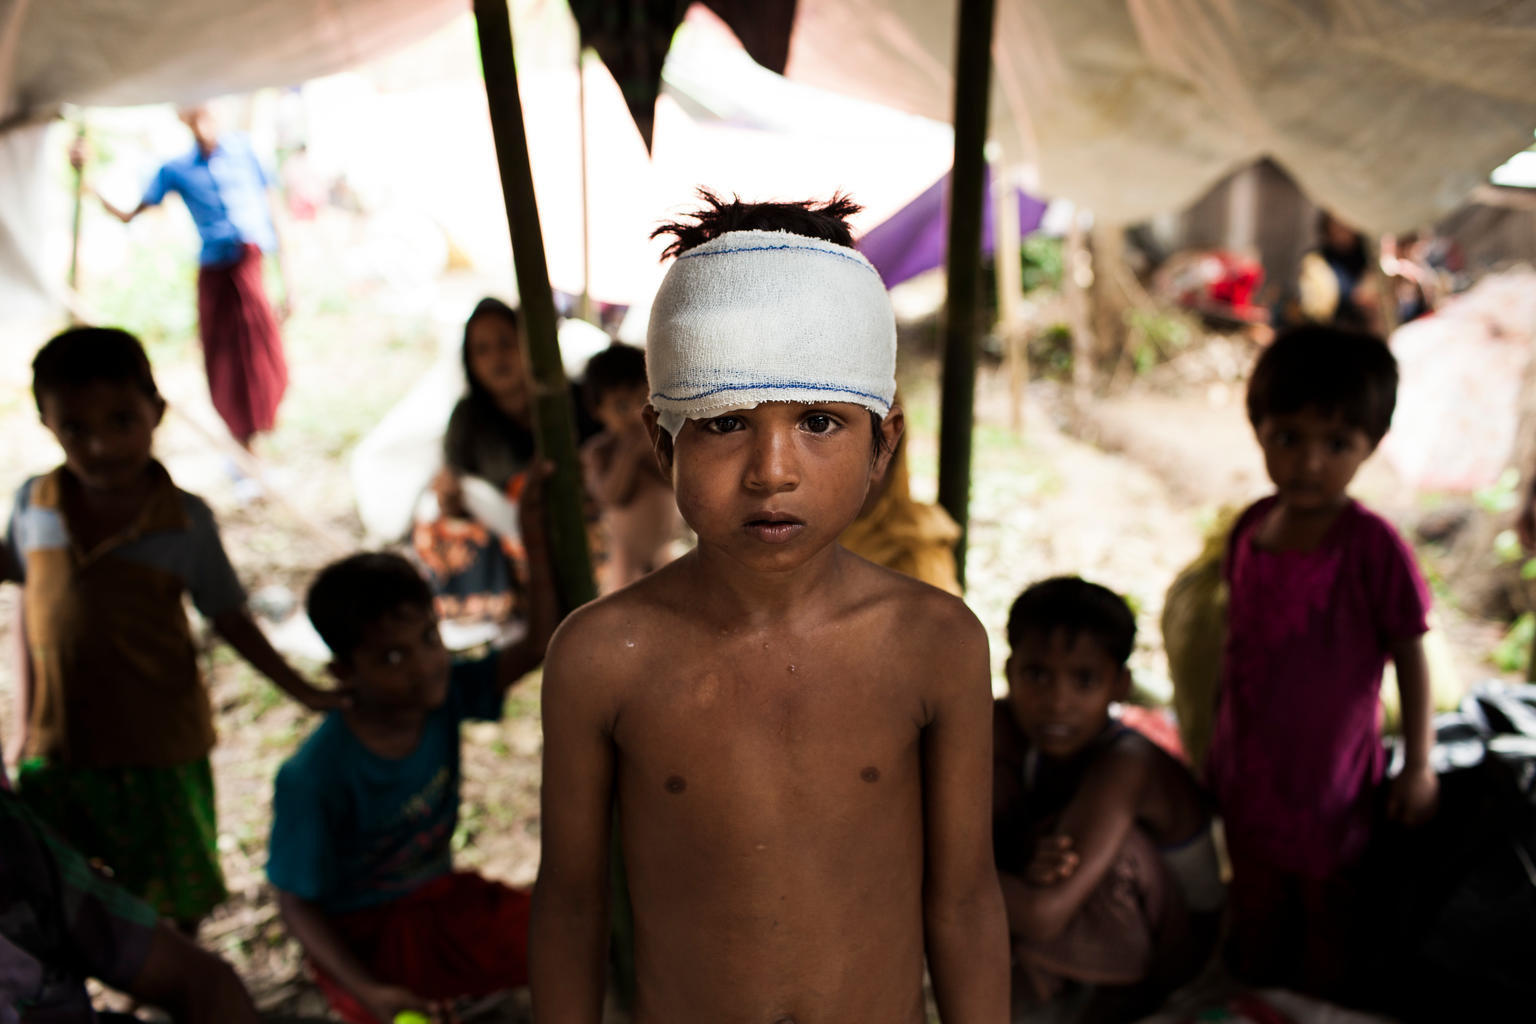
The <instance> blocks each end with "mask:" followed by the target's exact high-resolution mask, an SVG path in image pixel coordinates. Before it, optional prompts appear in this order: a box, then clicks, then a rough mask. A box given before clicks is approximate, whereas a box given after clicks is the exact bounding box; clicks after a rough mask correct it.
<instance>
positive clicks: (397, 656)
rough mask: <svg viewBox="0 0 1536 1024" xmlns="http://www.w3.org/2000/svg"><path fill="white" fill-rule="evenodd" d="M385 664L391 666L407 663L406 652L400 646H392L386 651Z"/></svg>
mask: <svg viewBox="0 0 1536 1024" xmlns="http://www.w3.org/2000/svg"><path fill="white" fill-rule="evenodd" d="M384 664H386V665H389V666H391V667H398V666H400V665H403V664H405V652H404V651H403V650H401V649H400V648H398V647H391V648H390V649H389V650H387V651H385V652H384Z"/></svg>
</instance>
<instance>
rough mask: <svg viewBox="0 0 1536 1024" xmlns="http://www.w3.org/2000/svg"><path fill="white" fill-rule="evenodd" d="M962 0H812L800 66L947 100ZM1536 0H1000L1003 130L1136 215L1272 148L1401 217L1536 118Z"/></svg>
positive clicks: (882, 94) (1382, 225)
mask: <svg viewBox="0 0 1536 1024" xmlns="http://www.w3.org/2000/svg"><path fill="white" fill-rule="evenodd" d="M955 9H956V0H800V3H799V8H798V13H797V17H796V23H795V35H794V38H793V41H792V44H791V48H790V58H789V66H788V74H789V75H790V77H792V78H800V79H802V80H805V81H809V82H813V83H816V84H821V85H826V86H830V87H834V88H839V89H844V90H848V91H852V92H854V93H856V94H858V95H862V96H865V97H867V98H870V99H876V100H881V101H883V102H887V103H891V104H893V105H896V106H899V107H901V108H903V109H905V110H909V111H911V112H913V113H917V114H923V115H926V116H928V117H934V118H939V119H944V120H947V119H949V117H950V114H951V111H950V104H951V103H952V96H953V89H952V75H951V68H952V67H953V65H954V48H955ZM1533 54H1536V4H1531V3H1523V4H1521V3H1513V4H1512V3H1507V2H1501V0H1440V2H1437V3H1433V4H1425V3H1403V2H1401V0H1295V2H1289V3H1276V2H1274V0H998V2H997V25H996V31H995V35H994V46H993V59H994V68H993V93H992V102H991V121H992V135H993V138H994V139H995V140H996V142H997V143H998V144H999V145H1000V147H1001V148H1002V151H1003V157H1004V160H1005V162H1008V163H1012V164H1017V165H1021V166H1023V167H1025V168H1027V169H1029V170H1030V171H1032V172H1033V173H1034V174H1035V175H1036V182H1035V187H1036V190H1037V192H1038V194H1041V195H1045V196H1049V197H1052V198H1065V199H1071V200H1074V201H1076V202H1078V203H1081V204H1082V205H1085V206H1087V207H1089V208H1091V209H1092V210H1093V211H1094V213H1095V214H1096V215H1097V216H1099V217H1101V218H1104V219H1106V220H1109V221H1111V222H1118V223H1131V222H1135V221H1138V220H1141V219H1144V218H1147V217H1150V216H1153V215H1155V214H1158V213H1162V212H1166V211H1169V210H1174V209H1178V208H1180V207H1182V206H1184V205H1185V204H1187V203H1188V202H1190V201H1191V200H1193V199H1195V198H1196V197H1198V196H1199V195H1201V194H1202V193H1203V192H1204V191H1205V190H1206V189H1207V188H1209V187H1210V186H1211V185H1212V184H1214V183H1215V182H1216V181H1218V180H1219V179H1220V178H1222V177H1223V176H1225V175H1226V174H1227V173H1228V172H1230V171H1232V170H1234V169H1236V168H1237V167H1240V166H1243V165H1245V164H1248V163H1250V162H1252V161H1254V160H1256V159H1258V158H1260V157H1263V156H1271V157H1273V158H1274V159H1275V160H1276V161H1278V162H1279V163H1280V164H1282V165H1283V166H1284V167H1285V168H1286V169H1287V170H1288V171H1289V172H1290V173H1291V174H1292V175H1294V176H1295V177H1296V179H1297V180H1298V181H1299V182H1300V183H1301V185H1302V187H1303V188H1304V189H1305V190H1306V191H1307V193H1308V194H1309V195H1310V196H1311V197H1312V198H1313V199H1314V200H1315V201H1316V202H1318V203H1319V204H1320V205H1323V206H1326V207H1329V208H1332V209H1333V210H1335V211H1336V212H1338V213H1339V214H1340V215H1342V216H1343V217H1345V218H1346V219H1348V220H1350V221H1352V222H1354V223H1356V224H1358V225H1360V226H1361V227H1364V228H1371V229H1378V230H1384V231H1385V230H1400V229H1407V228H1411V227H1415V226H1418V225H1421V224H1423V223H1426V222H1429V221H1432V220H1434V219H1435V218H1436V217H1438V216H1439V215H1441V214H1443V213H1445V212H1447V211H1449V210H1450V209H1451V208H1453V207H1454V206H1456V205H1457V204H1458V203H1460V202H1461V200H1462V199H1463V198H1464V197H1465V196H1466V195H1467V193H1468V192H1469V191H1471V189H1472V188H1474V187H1476V186H1477V185H1478V184H1480V183H1482V182H1484V181H1486V180H1487V175H1488V172H1489V171H1490V170H1492V169H1493V168H1494V167H1496V166H1498V165H1499V164H1500V163H1502V162H1503V161H1504V160H1506V159H1508V157H1509V156H1510V155H1511V154H1512V153H1515V152H1517V151H1519V150H1521V149H1524V148H1525V147H1526V146H1528V145H1529V144H1530V142H1531V133H1532V130H1533V129H1536V60H1533V59H1532V55H1533Z"/></svg>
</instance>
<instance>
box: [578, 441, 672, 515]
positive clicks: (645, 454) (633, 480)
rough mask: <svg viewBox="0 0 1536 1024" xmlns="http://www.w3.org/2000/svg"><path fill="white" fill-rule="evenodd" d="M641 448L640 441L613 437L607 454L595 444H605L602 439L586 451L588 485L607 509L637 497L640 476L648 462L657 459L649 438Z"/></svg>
mask: <svg viewBox="0 0 1536 1024" xmlns="http://www.w3.org/2000/svg"><path fill="white" fill-rule="evenodd" d="M645 440H646V444H645V445H644V447H643V448H642V447H640V445H639V444H638V442H636V441H635V440H632V439H631V438H628V437H623V436H620V437H613V438H610V439H607V441H606V446H607V449H608V450H607V451H601V450H600V449H599V448H598V447H597V445H596V444H595V443H593V442H603V441H604V438H602V437H601V436H599V437H595V438H593V439H592V442H589V447H588V448H586V449H583V452H582V454H583V456H584V460H583V461H585V462H586V464H587V486H588V488H590V489H591V491H592V497H593V498H595V499H597V502H598V504H600V505H602V506H603V507H604V508H608V507H613V506H618V507H622V506H624V505H625V504H627V503H628V502H629V500H630V499H631V498H633V497H634V496H635V489H636V487H637V486H638V484H639V480H640V474H641V473H642V472H643V471H644V469H645V461H644V460H646V459H654V458H655V455H654V454H652V452H651V448H650V444H649V439H645Z"/></svg>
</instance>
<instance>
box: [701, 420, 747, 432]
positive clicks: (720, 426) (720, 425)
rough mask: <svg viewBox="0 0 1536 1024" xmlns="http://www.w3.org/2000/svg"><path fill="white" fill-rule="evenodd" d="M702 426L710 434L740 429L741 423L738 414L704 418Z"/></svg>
mask: <svg viewBox="0 0 1536 1024" xmlns="http://www.w3.org/2000/svg"><path fill="white" fill-rule="evenodd" d="M702 426H703V427H704V429H705V430H707V431H709V432H710V433H711V434H730V433H733V432H735V431H737V430H740V429H741V428H742V426H743V424H742V420H741V417H740V416H716V417H715V418H713V419H708V420H705V421H704V422H703V424H702Z"/></svg>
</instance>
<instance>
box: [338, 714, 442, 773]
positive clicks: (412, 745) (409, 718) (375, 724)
mask: <svg viewBox="0 0 1536 1024" xmlns="http://www.w3.org/2000/svg"><path fill="white" fill-rule="evenodd" d="M427 715H428V711H427V710H425V709H422V708H409V709H403V708H381V707H378V706H375V705H369V704H367V703H366V702H363V701H359V702H358V703H357V704H356V705H355V706H354V707H351V708H348V709H347V710H345V711H343V712H342V713H341V717H342V721H344V722H345V723H346V725H347V728H348V729H350V730H351V731H352V735H353V736H355V737H357V741H358V742H359V743H361V744H362V745H363V746H364V747H366V748H367V749H368V750H370V751H372V752H373V753H375V754H377V755H379V756H380V757H384V758H389V759H391V760H395V759H398V758H402V757H406V756H407V755H409V754H410V753H411V752H412V751H414V750H415V749H416V746H417V744H419V743H420V742H421V733H422V729H423V728H424V727H425V725H426V721H427Z"/></svg>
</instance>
